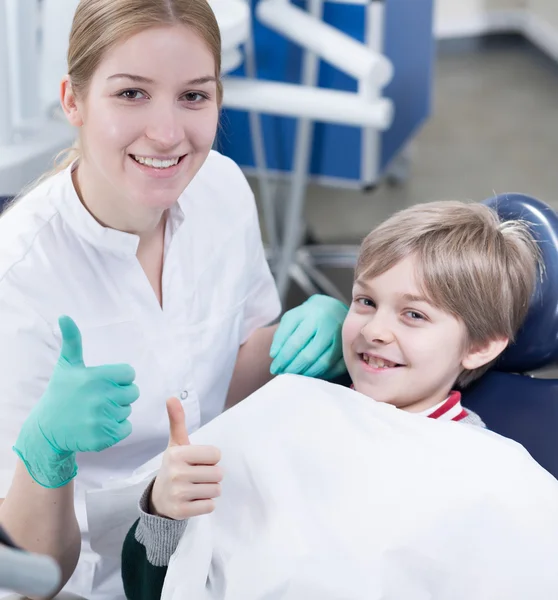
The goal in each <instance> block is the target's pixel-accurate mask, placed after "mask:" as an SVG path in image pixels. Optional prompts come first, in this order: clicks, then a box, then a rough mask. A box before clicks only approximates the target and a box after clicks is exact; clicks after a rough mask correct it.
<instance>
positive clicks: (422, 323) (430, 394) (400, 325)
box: [343, 257, 480, 412]
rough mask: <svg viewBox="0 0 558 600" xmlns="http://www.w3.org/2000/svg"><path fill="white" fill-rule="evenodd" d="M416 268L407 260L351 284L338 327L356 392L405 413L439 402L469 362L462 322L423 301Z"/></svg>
mask: <svg viewBox="0 0 558 600" xmlns="http://www.w3.org/2000/svg"><path fill="white" fill-rule="evenodd" d="M415 264H416V263H415V259H414V258H413V257H409V258H406V259H404V260H402V261H401V262H400V263H398V264H397V265H395V266H394V267H392V268H391V269H389V270H388V271H386V272H385V273H383V274H382V275H379V276H378V277H375V278H373V279H370V280H367V281H357V282H355V285H354V287H353V301H352V304H351V308H350V311H349V314H348V315H347V318H346V320H345V324H344V326H343V353H344V357H345V362H346V364H347V368H348V370H349V374H350V375H351V377H352V380H353V384H354V386H355V389H356V390H357V391H358V392H361V393H362V394H365V395H367V396H370V397H371V398H373V399H374V400H376V401H378V402H388V403H390V404H393V405H395V406H397V407H398V408H403V409H406V410H408V411H410V412H420V411H423V410H426V409H428V408H430V407H432V406H435V405H436V404H438V403H439V402H442V401H443V400H444V399H445V398H446V397H447V396H448V394H449V392H450V390H451V389H452V386H453V385H454V383H455V381H456V379H457V377H458V375H459V374H460V373H461V371H462V370H463V368H464V364H467V368H471V366H470V364H469V363H470V361H471V358H472V357H471V356H470V355H469V354H468V350H467V348H466V339H467V338H466V330H465V326H464V324H463V323H462V322H461V321H459V320H458V319H456V318H455V317H453V316H452V315H450V314H448V313H446V312H444V311H442V310H440V309H439V308H435V307H434V306H432V304H430V302H429V301H428V300H427V299H426V298H424V296H423V294H422V293H421V291H420V288H419V285H418V284H417V279H416V274H415ZM478 366H480V365H478Z"/></svg>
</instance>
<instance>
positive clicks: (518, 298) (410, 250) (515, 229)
mask: <svg viewBox="0 0 558 600" xmlns="http://www.w3.org/2000/svg"><path fill="white" fill-rule="evenodd" d="M538 261H539V251H538V247H537V245H536V243H535V242H534V240H533V239H532V237H531V235H530V233H529V229H528V228H527V226H526V225H525V224H523V223H518V222H512V221H507V222H504V223H500V221H499V220H498V216H497V214H496V213H495V212H494V211H493V210H491V209H490V208H488V207H487V206H484V205H482V204H463V203H460V202H433V203H429V204H419V205H417V206H413V207H411V208H409V209H407V210H404V211H402V212H400V213H398V214H396V215H394V216H393V217H392V218H390V219H388V220H387V221H385V222H384V223H383V224H381V225H380V226H379V227H378V228H376V229H375V230H374V231H372V233H370V234H369V235H368V236H367V237H366V239H365V240H364V242H363V244H362V247H361V252H360V256H359V259H358V262H357V266H356V269H355V282H354V287H353V302H352V304H351V308H350V312H349V315H348V316H347V318H346V320H345V324H344V329H343V353H344V358H345V362H346V364H347V368H348V371H349V373H350V375H351V378H352V380H353V384H354V387H355V389H356V390H357V391H359V392H361V393H363V394H366V395H367V396H370V397H371V398H374V400H376V401H378V402H389V403H390V404H393V405H394V406H397V407H398V408H401V409H403V410H406V411H409V412H413V413H418V414H422V415H426V416H429V417H433V418H446V419H447V418H452V419H453V420H463V421H465V422H470V423H473V424H481V421H480V419H479V418H478V417H477V416H476V415H474V414H472V413H471V412H470V411H466V410H464V409H463V408H462V407H461V404H460V394H459V392H458V391H453V392H452V390H453V388H454V386H455V387H456V388H459V389H462V388H464V387H465V386H467V385H469V384H470V383H471V382H473V381H474V380H475V379H477V378H478V377H480V376H481V375H482V374H483V373H485V372H486V371H487V370H488V368H489V367H490V366H491V364H493V362H494V361H495V359H496V358H497V357H498V356H499V355H500V354H501V353H502V351H503V350H504V349H505V348H506V347H507V345H508V344H509V342H510V341H512V340H513V338H514V335H515V334H516V333H517V330H518V329H519V327H520V325H521V323H522V322H523V320H524V318H525V316H526V314H527V310H528V308H529V301H530V299H531V295H532V293H533V290H534V286H535V279H536V276H537V264H538Z"/></svg>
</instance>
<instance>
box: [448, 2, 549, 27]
mask: <svg viewBox="0 0 558 600" xmlns="http://www.w3.org/2000/svg"><path fill="white" fill-rule="evenodd" d="M442 1H444V0H442ZM529 8H530V9H531V14H532V15H533V16H534V17H536V18H538V19H541V20H542V21H544V22H546V23H547V24H548V25H550V26H551V27H554V28H555V29H556V30H558V0H529Z"/></svg>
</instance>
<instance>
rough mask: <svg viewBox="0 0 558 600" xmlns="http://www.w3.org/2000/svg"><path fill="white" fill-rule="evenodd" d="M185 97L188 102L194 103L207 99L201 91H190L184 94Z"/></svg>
mask: <svg viewBox="0 0 558 600" xmlns="http://www.w3.org/2000/svg"><path fill="white" fill-rule="evenodd" d="M184 98H186V100H187V101H188V102H192V103H194V104H195V103H198V102H201V101H202V100H207V97H206V96H204V95H203V94H200V93H199V92H188V93H187V94H184Z"/></svg>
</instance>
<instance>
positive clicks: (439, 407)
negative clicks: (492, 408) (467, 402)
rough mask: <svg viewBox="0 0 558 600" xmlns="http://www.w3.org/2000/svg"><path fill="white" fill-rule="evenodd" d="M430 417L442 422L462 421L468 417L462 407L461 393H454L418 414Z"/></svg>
mask: <svg viewBox="0 0 558 600" xmlns="http://www.w3.org/2000/svg"><path fill="white" fill-rule="evenodd" d="M416 414H418V415H423V416H425V417H429V418H430V419H439V420H440V421H461V420H462V419H464V418H465V417H466V416H467V414H468V413H467V411H466V410H465V409H464V408H463V406H462V405H461V393H460V392H457V391H453V392H451V393H450V395H449V396H448V397H447V398H446V399H445V400H443V401H442V402H440V403H439V404H436V406H432V407H430V408H428V409H427V410H424V411H422V412H419V413H416Z"/></svg>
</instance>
